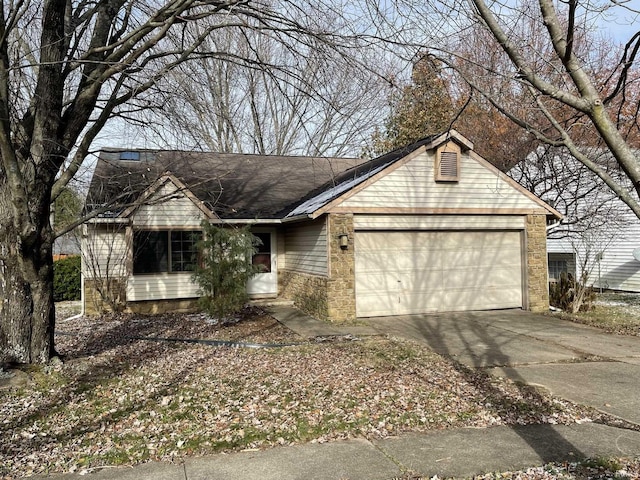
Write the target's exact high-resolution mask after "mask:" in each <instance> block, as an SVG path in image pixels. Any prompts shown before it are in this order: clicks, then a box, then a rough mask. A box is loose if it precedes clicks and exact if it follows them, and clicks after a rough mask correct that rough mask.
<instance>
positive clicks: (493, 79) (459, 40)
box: [432, 0, 640, 218]
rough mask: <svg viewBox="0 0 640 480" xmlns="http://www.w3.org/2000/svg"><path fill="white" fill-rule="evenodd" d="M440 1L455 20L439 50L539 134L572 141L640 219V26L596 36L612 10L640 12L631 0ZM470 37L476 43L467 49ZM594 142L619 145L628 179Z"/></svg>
mask: <svg viewBox="0 0 640 480" xmlns="http://www.w3.org/2000/svg"><path fill="white" fill-rule="evenodd" d="M469 5H470V6H471V9H469V8H468V6H469ZM439 8H440V13H441V15H442V18H445V17H446V18H449V19H452V20H451V21H450V22H449V24H448V27H449V29H450V31H449V33H450V35H448V36H447V37H446V39H444V40H442V41H440V42H439V44H437V45H434V48H433V50H432V52H434V55H435V56H436V57H437V58H439V59H440V60H441V61H442V62H444V63H446V64H447V65H448V66H449V67H451V68H452V69H454V70H455V71H456V73H457V74H458V75H459V77H460V78H461V79H462V81H463V82H464V83H466V84H467V85H468V86H469V88H470V89H471V90H473V91H474V92H477V93H478V94H480V95H482V96H483V97H484V98H485V99H486V101H487V102H489V103H491V105H492V106H493V107H494V108H496V109H497V110H498V111H500V112H501V113H502V114H503V115H505V116H506V117H507V118H509V119H510V120H511V121H513V122H514V123H516V124H517V125H519V126H520V127H521V128H522V129H524V130H526V131H527V132H528V133H529V134H531V135H533V136H534V137H535V139H536V140H537V141H539V142H541V143H545V144H547V145H551V146H556V147H560V146H562V147H564V148H566V149H567V150H568V151H569V152H570V154H571V155H572V156H573V157H574V158H576V159H578V160H579V161H580V162H582V163H583V164H584V165H585V166H586V167H587V168H588V169H589V170H591V171H592V172H593V173H594V174H595V175H596V176H597V177H598V178H599V179H600V180H601V181H602V182H604V184H606V185H607V186H608V188H610V189H611V190H612V191H613V192H614V193H615V195H616V196H618V197H619V198H620V199H622V201H624V203H625V204H626V205H627V206H628V207H629V208H630V209H631V210H632V211H633V212H634V214H635V215H636V216H637V217H639V218H640V202H639V201H638V198H639V197H638V195H639V194H640V162H638V160H637V157H636V154H635V151H634V147H635V146H636V145H637V141H638V121H637V119H638V100H639V99H640V89H638V79H639V78H640V77H639V72H638V66H637V55H638V51H639V50H640V32H639V33H636V34H634V35H632V36H631V37H630V39H629V40H628V42H627V43H626V44H624V45H622V47H621V48H617V47H616V45H614V44H613V43H612V42H611V41H610V40H607V39H602V38H599V37H598V36H597V35H595V34H594V30H595V29H596V25H597V22H598V21H606V20H607V19H606V17H605V16H610V17H613V18H615V13H616V12H617V13H619V14H621V15H624V14H625V13H628V14H633V15H637V14H638V12H637V11H634V10H632V7H631V6H630V5H629V4H627V3H626V2H601V3H593V2H586V1H585V2H581V1H578V0H569V1H567V2H561V3H560V4H558V3H557V2H554V1H553V0H539V1H537V2H534V1H531V0H525V1H520V2H509V3H504V2H494V3H491V4H488V3H487V2H485V1H484V0H472V1H470V2H469V3H463V2H458V1H455V0H452V1H442V2H441V3H440V4H439ZM452 12H455V15H452ZM609 21H611V20H609ZM452 30H456V32H455V33H451V31H452ZM478 39H481V40H482V41H483V42H486V43H485V44H486V47H485V48H477V41H478ZM465 43H467V44H471V46H470V47H468V48H460V45H461V44H465ZM473 45H476V47H474V46H473ZM487 52H496V53H495V55H493V58H488V56H487ZM492 60H494V61H492ZM514 96H515V97H516V98H519V99H520V100H521V101H519V102H515V103H514V102H512V99H513V98H514ZM594 146H597V147H601V148H605V149H607V150H608V151H609V152H611V155H612V158H613V159H614V161H615V164H616V166H617V169H618V170H619V171H621V172H622V173H623V175H622V178H621V177H619V176H617V175H612V174H611V172H610V171H608V170H607V169H606V168H603V167H602V165H599V164H598V163H596V162H594V161H592V160H591V159H590V158H589V155H588V149H589V148H591V147H594ZM585 148H586V149H587V150H585ZM630 187H631V188H630Z"/></svg>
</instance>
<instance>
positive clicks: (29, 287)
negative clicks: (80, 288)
mask: <svg viewBox="0 0 640 480" xmlns="http://www.w3.org/2000/svg"><path fill="white" fill-rule="evenodd" d="M9 198H10V195H9V192H7V189H6V188H2V185H1V184H0V216H1V217H2V219H3V220H2V222H1V223H2V228H0V301H1V303H0V363H4V362H9V363H46V362H48V361H49V359H50V358H51V357H52V356H53V355H54V354H55V351H54V345H53V333H54V328H55V311H54V303H53V257H52V248H51V247H52V237H53V236H52V231H51V226H50V224H49V221H48V215H43V216H42V217H41V218H42V219H41V220H40V221H39V222H38V223H37V224H36V225H33V226H32V227H33V230H35V231H32V234H31V235H30V236H29V239H28V241H25V240H24V239H23V238H21V236H20V235H19V229H17V228H16V225H15V224H14V223H15V222H14V217H13V215H12V214H11V209H10V206H9V205H8V199H9Z"/></svg>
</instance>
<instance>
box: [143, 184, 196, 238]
mask: <svg viewBox="0 0 640 480" xmlns="http://www.w3.org/2000/svg"><path fill="white" fill-rule="evenodd" d="M147 203H148V204H145V205H141V206H140V207H138V209H137V210H136V211H135V212H134V214H133V224H134V225H135V226H136V227H137V228H160V227H170V228H173V229H179V228H181V227H185V228H189V229H193V228H199V227H200V222H202V220H203V219H204V218H205V216H204V214H203V213H202V211H201V210H200V209H199V208H198V207H197V206H196V205H195V204H194V203H193V202H192V201H191V199H189V198H188V197H186V196H185V195H184V194H183V193H181V192H180V191H179V190H178V188H177V187H176V186H175V185H174V184H173V183H171V182H167V183H165V184H164V185H163V186H162V187H160V188H159V189H158V191H157V192H155V193H154V194H153V195H152V196H151V198H150V199H149V201H148V202H147Z"/></svg>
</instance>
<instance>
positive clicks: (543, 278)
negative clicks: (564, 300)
mask: <svg viewBox="0 0 640 480" xmlns="http://www.w3.org/2000/svg"><path fill="white" fill-rule="evenodd" d="M546 226H547V223H546V216H545V215H527V221H526V248H527V300H528V302H527V303H528V309H529V310H531V311H532V312H546V311H547V310H549V281H548V270H547V230H546Z"/></svg>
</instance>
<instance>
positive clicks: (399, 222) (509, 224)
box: [353, 215, 526, 230]
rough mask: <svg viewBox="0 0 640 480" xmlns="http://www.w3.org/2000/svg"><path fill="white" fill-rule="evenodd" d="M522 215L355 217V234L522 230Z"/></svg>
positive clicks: (523, 218) (523, 223)
mask: <svg viewBox="0 0 640 480" xmlns="http://www.w3.org/2000/svg"><path fill="white" fill-rule="evenodd" d="M525 218H526V217H525V216H523V215H504V216H496V215H429V216H426V215H355V218H354V221H353V223H354V228H355V229H356V230H478V229H479V230H509V229H512V230H524V227H525Z"/></svg>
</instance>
